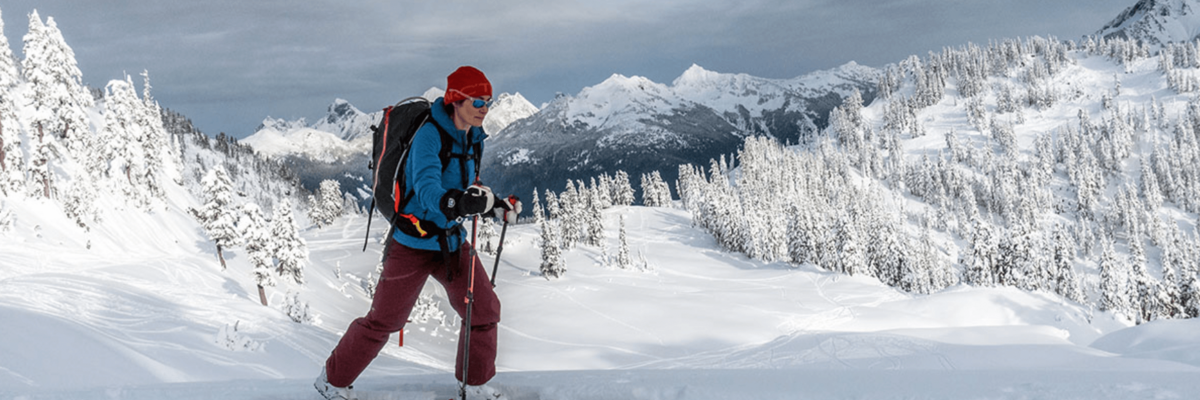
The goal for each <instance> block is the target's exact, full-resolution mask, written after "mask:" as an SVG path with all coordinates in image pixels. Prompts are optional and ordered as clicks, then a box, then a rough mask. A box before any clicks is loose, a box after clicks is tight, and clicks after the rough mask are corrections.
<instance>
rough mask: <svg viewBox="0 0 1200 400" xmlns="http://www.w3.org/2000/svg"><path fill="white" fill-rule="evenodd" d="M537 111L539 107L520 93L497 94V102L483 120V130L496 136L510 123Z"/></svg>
mask: <svg viewBox="0 0 1200 400" xmlns="http://www.w3.org/2000/svg"><path fill="white" fill-rule="evenodd" d="M537 112H538V108H537V107H536V106H534V105H533V103H530V102H529V100H528V99H526V98H525V96H522V95H521V94H520V93H514V94H509V93H500V95H499V96H496V103H495V104H493V105H492V107H491V108H490V109H488V114H487V117H485V118H484V120H483V130H484V132H487V133H488V134H489V135H491V136H492V137H496V136H497V135H498V134H500V133H501V132H502V131H503V130H504V128H506V127H508V125H510V124H512V123H513V122H516V121H518V120H521V119H523V118H525V117H528V116H530V115H533V114H537Z"/></svg>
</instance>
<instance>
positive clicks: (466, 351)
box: [458, 214, 479, 400]
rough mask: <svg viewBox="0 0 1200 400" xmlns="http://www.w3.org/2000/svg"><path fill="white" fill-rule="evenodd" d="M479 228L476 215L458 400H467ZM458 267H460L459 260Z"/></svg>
mask: <svg viewBox="0 0 1200 400" xmlns="http://www.w3.org/2000/svg"><path fill="white" fill-rule="evenodd" d="M478 226H479V215H478V214H476V215H475V217H474V218H472V219H471V251H470V252H468V254H469V255H470V257H471V270H470V271H469V272H467V297H466V298H465V299H463V302H465V303H467V315H465V316H464V318H463V327H462V329H463V330H464V331H463V332H464V333H463V343H462V346H463V367H462V377H463V379H462V382H460V384H459V386H458V395H459V397H460V400H467V373H468V371H470V366H471V309H472V308H475V259H476V258H477V257H476V256H475V240H476V238H477V236H476V234H477V232H478V229H477V228H478ZM459 265H462V262H461V260H460V262H459Z"/></svg>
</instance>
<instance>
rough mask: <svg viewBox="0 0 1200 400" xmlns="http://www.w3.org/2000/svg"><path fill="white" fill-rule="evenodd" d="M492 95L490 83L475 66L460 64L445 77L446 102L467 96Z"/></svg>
mask: <svg viewBox="0 0 1200 400" xmlns="http://www.w3.org/2000/svg"><path fill="white" fill-rule="evenodd" d="M491 95H492V83H491V82H488V79H487V77H486V76H483V72H480V71H479V70H478V69H475V67H471V66H462V67H458V69H456V70H454V73H452V74H450V76H448V77H446V96H445V101H446V104H450V103H453V102H456V101H459V100H463V99H466V98H467V97H484V96H491Z"/></svg>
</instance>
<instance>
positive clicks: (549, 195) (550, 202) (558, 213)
mask: <svg viewBox="0 0 1200 400" xmlns="http://www.w3.org/2000/svg"><path fill="white" fill-rule="evenodd" d="M546 219H552V220H559V219H562V207H561V206H559V204H558V196H556V195H555V194H554V192H552V191H550V189H546ZM555 236H557V235H555Z"/></svg>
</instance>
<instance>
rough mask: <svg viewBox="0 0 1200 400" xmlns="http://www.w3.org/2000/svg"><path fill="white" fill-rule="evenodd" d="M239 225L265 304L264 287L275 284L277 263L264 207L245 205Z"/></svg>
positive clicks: (260, 299)
mask: <svg viewBox="0 0 1200 400" xmlns="http://www.w3.org/2000/svg"><path fill="white" fill-rule="evenodd" d="M237 227H238V232H239V234H240V236H241V237H242V241H243V243H244V246H245V249H246V256H247V258H248V259H249V260H250V265H251V266H252V267H253V268H254V271H253V272H252V274H253V276H254V283H255V284H256V285H257V286H258V299H259V301H260V302H262V305H264V306H265V305H267V294H266V289H264V288H265V287H274V286H275V274H274V272H272V271H271V270H272V268H274V267H275V264H274V261H273V259H272V256H271V248H270V247H271V237H270V232H269V231H268V230H267V228H268V225H267V220H266V218H265V217H264V216H263V213H262V208H260V207H259V206H258V204H254V203H246V204H245V205H243V206H242V215H241V218H240V219H238V223H237Z"/></svg>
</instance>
